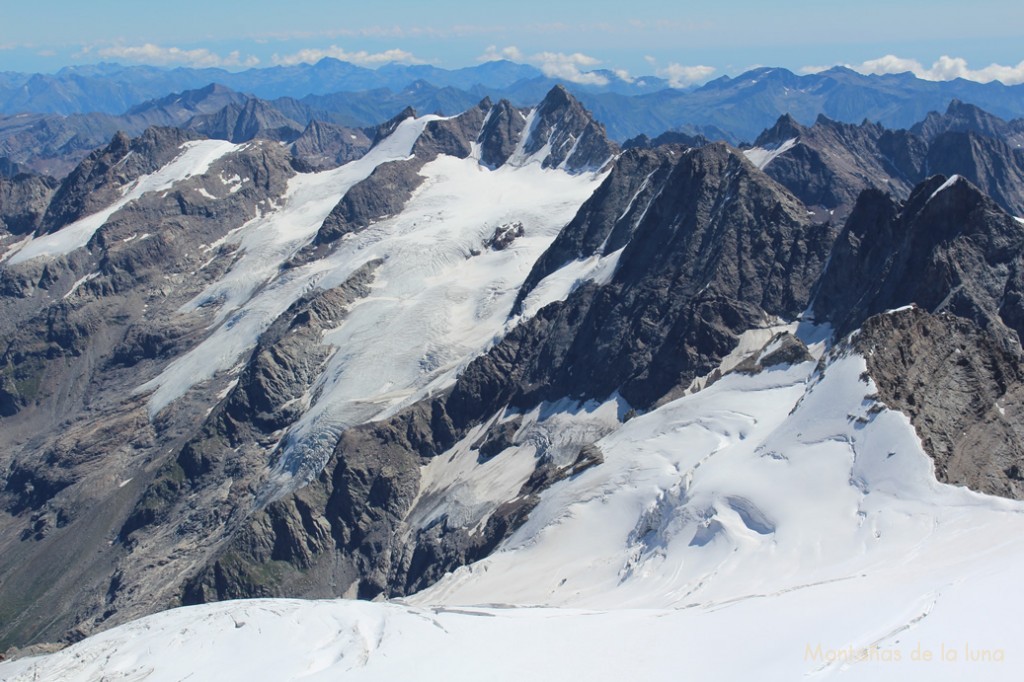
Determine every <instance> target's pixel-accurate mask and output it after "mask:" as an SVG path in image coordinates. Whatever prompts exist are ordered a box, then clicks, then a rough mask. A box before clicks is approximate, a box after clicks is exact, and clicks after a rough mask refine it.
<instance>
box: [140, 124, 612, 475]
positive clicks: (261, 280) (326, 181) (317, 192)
mask: <svg viewBox="0 0 1024 682" xmlns="http://www.w3.org/2000/svg"><path fill="white" fill-rule="evenodd" d="M437 118H438V117H436V116H427V117H423V118H419V119H406V120H405V121H403V122H402V124H401V125H400V126H399V127H398V129H397V130H396V131H395V132H394V133H393V134H392V135H391V136H390V137H388V138H387V139H386V140H384V141H383V142H382V143H380V144H378V145H377V146H376V147H374V148H373V149H372V150H371V151H370V152H369V153H368V154H367V155H366V156H364V157H362V158H361V159H359V160H357V161H354V162H352V163H349V164H346V165H344V166H341V167H340V168H337V169H334V170H330V171H325V172H322V173H315V174H300V175H298V176H296V177H295V178H293V179H292V180H291V182H290V184H289V188H288V192H287V193H286V195H285V196H284V198H283V200H282V202H281V206H280V207H279V208H278V209H277V210H275V211H272V212H270V213H268V214H267V215H264V216H261V217H259V218H257V219H255V220H253V221H250V223H247V224H246V225H244V226H243V227H242V228H241V229H239V230H238V231H236V232H235V233H234V234H232V235H231V236H230V237H229V238H228V239H229V240H232V241H234V242H236V243H237V244H238V246H239V249H240V251H241V252H242V257H241V258H240V259H239V261H238V262H237V263H235V265H234V266H233V267H232V268H231V270H229V271H228V272H227V273H226V274H225V275H224V276H223V277H221V278H220V280H218V281H217V282H214V283H213V284H211V285H210V286H209V287H208V288H207V289H206V290H205V291H204V292H202V293H201V294H200V295H199V296H197V297H196V298H195V299H194V300H193V301H192V302H190V303H189V304H188V305H187V306H186V308H185V310H184V311H183V312H195V311H197V310H198V309H199V308H201V307H203V306H205V305H208V304H210V303H211V302H214V303H215V304H216V305H217V306H218V308H217V311H218V312H217V316H216V320H215V324H216V325H218V327H217V328H216V330H215V331H214V332H213V333H212V334H211V335H210V336H209V337H208V338H207V339H206V340H205V341H204V342H202V343H201V344H199V345H198V346H197V347H196V348H194V349H193V350H192V351H191V352H189V353H187V354H185V355H183V356H181V357H179V358H178V359H176V360H175V361H173V362H172V363H170V365H169V366H168V367H167V368H166V369H165V370H164V372H163V373H161V374H160V375H159V376H157V377H156V378H155V379H153V380H152V381H150V382H148V383H146V384H144V385H142V386H140V387H139V389H138V390H139V391H140V392H148V393H149V410H150V414H151V415H155V414H157V413H158V412H159V411H160V410H162V409H163V408H164V407H166V406H167V405H169V404H170V403H171V402H173V401H174V400H177V399H178V398H180V397H181V396H182V395H184V394H185V393H186V392H187V391H188V390H189V389H190V388H191V387H192V386H194V385H195V384H197V383H199V382H201V381H204V380H208V379H211V378H213V377H214V376H215V375H216V374H217V373H218V372H225V371H228V370H231V369H232V368H233V367H235V366H237V365H238V363H239V362H241V361H243V360H244V358H245V354H246V353H247V352H249V351H250V350H251V349H252V348H253V347H254V346H255V344H256V341H257V339H258V338H259V335H260V334H261V333H262V332H263V331H264V330H266V328H267V327H268V326H270V324H271V323H272V322H273V321H274V320H275V319H276V318H277V317H278V316H279V315H281V314H282V313H284V312H285V311H286V310H287V309H288V307H289V306H290V305H292V304H293V303H294V302H295V301H296V300H298V299H299V298H300V297H301V296H302V295H303V294H306V293H307V292H309V291H311V290H314V289H330V288H332V287H336V286H339V285H341V284H343V283H344V282H345V280H347V279H348V278H349V277H350V276H352V274H353V273H355V272H356V271H357V270H358V269H359V268H360V267H362V266H364V265H365V264H366V263H368V262H370V261H374V260H377V259H380V260H382V261H383V264H382V265H381V266H380V267H379V268H378V270H377V272H376V275H375V279H374V282H373V284H372V292H371V294H370V295H369V296H368V297H366V298H363V299H360V300H359V301H357V302H356V303H355V304H354V305H353V306H351V310H350V312H349V314H348V316H347V317H346V318H345V319H344V320H343V321H342V322H341V323H340V324H339V326H338V327H337V328H335V329H333V330H330V331H329V332H327V333H326V334H325V335H324V338H323V343H325V344H327V345H329V346H331V347H333V348H335V349H340V350H339V352H336V353H335V354H334V356H333V357H332V359H331V360H330V363H329V366H328V367H327V369H326V370H325V372H324V373H323V375H322V376H321V377H320V378H319V380H318V381H317V383H316V385H315V386H314V387H313V389H312V390H310V391H309V392H308V395H307V396H306V397H305V398H304V399H303V400H304V402H305V404H306V409H305V410H304V411H303V416H302V418H301V419H300V420H299V421H298V422H297V423H296V424H294V425H293V426H292V427H291V429H290V430H289V431H288V433H287V434H285V435H284V436H283V442H284V447H283V454H282V457H281V458H280V460H279V462H278V464H277V467H276V471H277V472H278V476H277V480H278V483H279V485H280V490H287V489H288V488H289V487H290V486H292V485H294V484H295V482H294V481H293V480H292V478H291V477H292V475H293V473H294V472H295V471H298V470H303V471H307V472H308V471H313V472H317V471H319V470H320V469H321V468H322V467H323V465H324V464H325V463H326V461H327V459H328V457H329V456H330V452H331V451H332V450H333V448H334V444H335V443H336V442H337V439H338V437H339V435H340V433H341V432H342V431H343V430H344V429H346V428H348V427H350V426H352V425H354V424H360V423H364V422H367V421H370V420H374V419H383V418H386V417H387V416H389V415H391V414H393V413H394V412H396V411H397V410H399V409H401V408H403V407H405V406H408V405H410V404H412V403H414V402H416V401H417V400H420V399H421V398H423V397H424V396H426V395H428V394H429V393H431V392H433V391H437V390H440V389H443V388H445V387H447V386H449V385H450V384H452V383H453V382H454V380H455V377H456V376H457V374H458V372H459V371H460V370H461V369H462V368H463V367H464V366H465V365H466V364H467V363H468V362H470V361H471V360H472V359H473V358H475V357H476V356H477V355H479V354H480V353H482V352H484V351H485V350H486V349H487V348H488V347H490V345H491V344H493V343H494V341H495V340H496V339H498V338H501V336H503V335H504V334H505V333H506V332H507V331H508V329H509V328H511V326H512V325H513V324H514V321H513V322H510V321H509V320H508V316H509V313H510V312H511V310H512V305H513V303H514V301H515V297H516V294H517V293H518V291H519V288H520V287H521V286H522V283H523V282H524V281H525V279H526V276H527V275H528V274H529V272H530V268H531V267H532V266H533V263H534V262H535V261H536V260H537V258H539V257H540V255H541V254H542V253H543V252H544V251H545V250H546V249H547V247H548V246H549V245H550V244H551V242H552V241H553V240H554V238H555V236H556V235H557V234H558V232H559V230H561V228H562V227H563V226H564V225H565V224H566V223H568V222H569V221H570V220H571V219H572V217H573V216H574V215H575V214H576V211H577V210H578V209H579V207H580V205H581V204H582V203H583V202H584V201H585V200H586V199H587V198H588V197H589V196H590V195H591V194H592V193H593V191H594V190H595V189H596V188H597V186H598V185H599V184H600V183H601V182H602V181H603V179H604V175H603V174H600V173H584V174H578V175H573V174H569V173H567V172H564V171H561V170H557V169H543V168H542V167H541V164H540V161H541V160H542V159H543V156H542V154H543V153H544V150H541V151H540V152H538V153H537V154H535V155H533V156H532V157H528V158H526V159H519V160H518V162H517V164H516V165H514V166H513V165H511V164H509V165H506V166H503V167H501V168H498V169H497V170H490V169H488V168H486V167H485V166H483V165H481V164H480V162H479V160H478V159H476V158H472V157H470V158H467V159H457V158H454V157H450V156H440V157H439V158H437V159H436V160H434V161H432V162H431V163H429V164H427V165H426V166H425V167H424V168H423V169H422V170H421V175H423V176H424V177H425V178H426V179H425V181H424V183H423V184H422V185H421V186H420V188H419V189H418V190H417V191H416V193H415V195H414V196H413V197H412V199H411V200H410V201H409V203H408V204H407V205H406V207H405V209H404V210H403V211H402V213H401V214H399V215H397V216H393V217H390V218H386V219H383V220H381V221H379V222H377V223H375V224H373V225H371V226H370V227H368V228H366V229H365V230H362V231H361V232H359V233H356V234H352V235H348V236H346V238H344V239H343V240H341V242H340V243H339V245H338V247H337V248H336V249H335V250H334V251H333V252H332V253H331V254H330V255H329V256H328V257H326V258H323V259H321V260H317V261H313V262H311V263H308V264H306V265H303V266H301V267H297V268H293V269H290V270H287V271H285V272H283V273H282V271H281V267H280V266H281V265H282V264H283V263H285V262H286V261H287V260H288V259H289V258H290V257H291V256H292V255H293V254H295V253H296V252H297V251H298V250H299V249H300V248H301V247H303V246H305V245H306V244H308V243H309V242H310V241H311V240H312V239H313V238H314V236H315V235H316V232H317V230H318V229H319V228H320V226H321V224H322V223H323V221H324V219H325V218H326V217H327V215H328V214H329V213H330V212H331V210H332V209H333V208H334V206H335V204H337V203H338V200H339V199H340V198H341V197H342V196H343V195H344V194H345V192H347V191H348V190H349V188H351V187H352V186H353V185H355V184H356V183H357V182H359V181H360V180H363V179H364V178H366V177H367V176H369V175H370V173H371V172H372V171H373V169H374V168H376V167H377V166H378V165H380V164H381V163H385V162H387V161H394V160H399V159H405V158H408V156H409V154H410V151H411V149H412V147H413V144H414V143H415V141H416V139H417V137H418V136H419V135H420V133H421V132H422V131H423V128H424V127H425V126H426V124H427V123H428V122H429V121H431V120H435V119H437ZM513 223H521V224H522V226H523V230H524V234H523V236H522V237H518V238H517V239H515V240H514V241H513V242H512V244H511V245H510V246H509V247H508V248H506V249H500V250H495V249H489V248H487V246H486V242H487V241H488V240H489V239H490V238H491V237H492V236H493V235H494V234H495V231H496V230H498V229H501V228H503V227H505V226H508V225H510V224H513ZM211 248H213V245H212V246H211ZM581 274H582V275H586V274H588V273H581ZM567 294H568V290H565V291H561V290H559V291H556V292H554V293H553V294H549V295H548V297H547V299H546V300H544V301H543V302H550V301H551V300H554V297H557V296H564V295H567ZM537 300H538V299H535V301H533V302H531V303H535V302H536V301H537ZM538 307H539V305H536V304H535V305H533V306H532V307H531V308H530V310H531V311H535V310H536V309H537V308H538Z"/></svg>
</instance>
